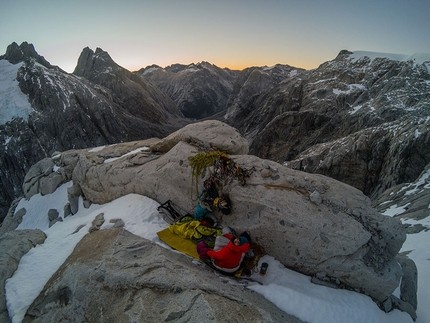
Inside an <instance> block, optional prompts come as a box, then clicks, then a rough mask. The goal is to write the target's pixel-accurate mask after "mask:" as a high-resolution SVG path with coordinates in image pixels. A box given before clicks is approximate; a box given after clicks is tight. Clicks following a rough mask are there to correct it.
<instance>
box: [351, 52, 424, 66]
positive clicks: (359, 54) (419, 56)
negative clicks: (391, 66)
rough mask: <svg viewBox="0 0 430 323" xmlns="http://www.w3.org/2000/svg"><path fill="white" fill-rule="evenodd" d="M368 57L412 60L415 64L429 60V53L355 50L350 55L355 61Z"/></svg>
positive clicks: (402, 60)
mask: <svg viewBox="0 0 430 323" xmlns="http://www.w3.org/2000/svg"><path fill="white" fill-rule="evenodd" d="M365 56H367V57H369V58H370V59H371V60H374V59H375V58H388V59H390V60H393V61H401V62H405V61H409V60H412V61H414V63H416V64H423V63H425V62H430V53H415V54H412V55H405V54H393V53H379V52H368V51H355V52H353V53H352V55H351V56H350V57H351V58H352V59H353V61H357V60H359V59H360V58H362V57H365Z"/></svg>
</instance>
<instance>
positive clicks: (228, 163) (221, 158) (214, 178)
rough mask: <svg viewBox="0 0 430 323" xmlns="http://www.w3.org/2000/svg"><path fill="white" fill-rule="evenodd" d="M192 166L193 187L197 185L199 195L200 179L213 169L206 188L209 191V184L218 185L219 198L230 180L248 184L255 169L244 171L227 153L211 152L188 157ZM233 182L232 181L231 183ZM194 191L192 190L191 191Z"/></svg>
mask: <svg viewBox="0 0 430 323" xmlns="http://www.w3.org/2000/svg"><path fill="white" fill-rule="evenodd" d="M188 161H189V164H190V166H191V174H192V178H193V182H192V186H194V185H195V187H196V191H197V195H198V194H199V192H198V178H199V176H200V175H201V174H202V173H203V172H204V171H205V170H206V169H207V168H209V167H213V173H212V174H210V176H209V178H208V179H206V180H205V184H204V186H205V188H206V189H208V188H209V187H206V186H208V184H209V183H214V184H216V185H215V187H216V188H217V189H218V190H219V192H218V196H221V194H222V184H223V183H224V185H226V184H229V183H226V182H227V180H228V179H229V178H230V179H231V180H233V178H236V179H237V180H238V181H239V182H240V184H241V185H242V186H244V185H245V184H246V178H247V177H249V176H251V174H252V172H253V171H254V170H255V168H254V167H253V168H251V169H244V168H242V167H240V166H239V165H238V164H236V163H235V162H234V161H233V160H232V159H231V158H229V157H228V155H227V154H226V153H225V152H221V151H209V152H200V153H198V154H197V155H195V156H192V157H188ZM230 182H231V181H230ZM191 191H192V190H191Z"/></svg>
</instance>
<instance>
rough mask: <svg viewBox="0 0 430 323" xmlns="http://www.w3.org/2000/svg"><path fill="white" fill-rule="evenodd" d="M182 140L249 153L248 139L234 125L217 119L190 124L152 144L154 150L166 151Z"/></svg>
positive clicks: (199, 145) (237, 152)
mask: <svg viewBox="0 0 430 323" xmlns="http://www.w3.org/2000/svg"><path fill="white" fill-rule="evenodd" d="M180 141H183V142H187V143H190V144H192V145H194V146H197V147H201V148H216V149H218V150H221V151H225V152H226V153H228V154H247V153H248V151H249V145H248V141H247V140H246V139H245V138H243V137H242V136H241V135H240V133H239V132H238V131H237V130H236V129H235V128H233V127H231V126H229V125H227V124H225V123H223V122H221V121H217V120H207V121H202V122H199V123H194V124H190V125H188V126H185V127H184V128H182V129H179V130H178V131H176V132H174V133H172V134H171V135H169V136H167V137H166V138H164V139H162V140H161V141H160V142H159V143H157V144H155V145H153V146H151V150H152V151H154V152H162V153H166V152H168V151H169V150H170V149H172V148H173V147H174V146H175V145H176V144H177V143H179V142H180Z"/></svg>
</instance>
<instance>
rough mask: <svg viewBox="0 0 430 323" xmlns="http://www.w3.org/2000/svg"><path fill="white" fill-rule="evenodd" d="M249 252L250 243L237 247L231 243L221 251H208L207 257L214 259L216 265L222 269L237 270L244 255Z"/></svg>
mask: <svg viewBox="0 0 430 323" xmlns="http://www.w3.org/2000/svg"><path fill="white" fill-rule="evenodd" d="M248 250H249V243H248V242H246V243H244V244H242V245H240V246H236V245H235V244H234V243H233V242H231V241H230V242H229V243H228V244H227V245H226V246H225V247H223V248H222V249H221V250H218V251H213V250H208V252H207V255H208V256H209V257H211V258H212V259H214V262H215V265H217V266H218V267H221V268H235V267H237V266H239V264H240V262H241V260H242V255H243V254H245V253H247V252H248Z"/></svg>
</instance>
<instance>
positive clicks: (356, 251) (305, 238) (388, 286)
mask: <svg viewBox="0 0 430 323" xmlns="http://www.w3.org/2000/svg"><path fill="white" fill-rule="evenodd" d="M208 124H211V125H213V127H212V126H211V127H208V126H207V125H208ZM216 124H218V122H214V123H210V122H202V123H200V124H194V125H190V126H188V127H186V128H188V129H187V133H194V134H197V133H198V138H199V140H200V141H199V142H198V147H201V146H205V147H208V146H212V147H214V145H215V143H219V142H221V143H222V144H221V147H218V148H220V149H221V148H222V149H223V150H225V151H238V144H237V143H238V142H243V141H239V140H237V139H234V140H232V136H231V134H232V132H231V129H230V128H229V127H227V126H222V127H220V128H218V127H216V126H215V125H216ZM205 125H206V126H205ZM193 127H194V128H195V130H193ZM201 129H206V133H202V132H200V130H201ZM226 129H227V130H228V134H229V135H228V137H227V138H225V133H226V132H225V130H226ZM218 130H219V132H218ZM178 136H179V135H178ZM173 137H175V136H173ZM179 137H180V136H179ZM181 138H184V140H186V141H188V143H186V142H184V141H178V140H180V139H179V138H176V139H172V141H171V142H170V143H168V142H169V140H170V139H169V140H167V139H165V140H161V141H160V142H158V143H157V142H155V143H152V144H151V145H150V147H151V150H150V151H147V150H139V149H137V150H136V149H134V150H133V151H129V152H128V153H125V151H123V153H124V154H123V155H122V156H120V157H118V158H111V157H109V158H106V157H107V156H109V153H108V152H109V149H110V147H105V148H104V149H103V154H100V153H99V154H97V155H95V154H93V153H90V152H88V151H86V150H82V151H80V153H79V157H78V162H77V163H76V166H75V167H74V169H73V172H72V180H73V185H74V186H79V187H80V189H81V191H82V195H83V196H84V197H85V199H87V200H89V201H90V202H92V203H96V204H104V203H107V202H110V201H112V200H114V199H116V198H119V197H121V196H124V195H127V194H130V193H136V194H141V195H144V196H148V197H150V198H152V199H154V200H156V201H158V202H160V203H163V202H165V201H167V200H169V199H170V200H172V201H174V202H175V204H177V205H178V206H179V207H180V208H181V209H182V210H187V211H188V212H191V213H192V210H193V209H194V208H195V206H196V200H197V196H198V194H199V193H200V190H201V189H202V187H203V180H204V178H202V177H199V178H198V181H197V187H195V186H194V187H193V182H194V180H195V179H193V178H192V175H191V167H190V166H189V160H188V158H189V157H192V156H194V155H195V154H196V153H197V151H198V150H197V149H196V146H193V145H191V144H190V143H196V141H194V139H193V138H191V137H181ZM203 139H204V140H207V141H202V140H203ZM177 141H178V142H177ZM176 142H177V143H176ZM161 143H163V145H162V144H161ZM174 143H176V144H175V145H174ZM172 145H174V146H173V148H170V149H169V148H168V147H171V146H172ZM114 147H115V146H114ZM154 147H156V148H154ZM160 147H164V148H163V149H161V150H163V151H164V150H168V149H169V150H168V151H167V152H165V153H164V154H160V153H159V151H160ZM215 147H217V146H215ZM130 148H131V147H129V149H130ZM243 148H245V145H243ZM243 148H239V151H242V149H243ZM112 149H115V150H117V149H118V147H116V148H112ZM230 157H231V158H232V160H233V161H234V162H235V163H236V164H237V165H239V166H240V167H242V168H243V169H247V170H251V169H252V170H253V172H252V174H251V176H250V177H249V178H247V179H246V185H242V184H241V182H240V181H238V180H236V179H235V178H227V179H226V180H225V181H224V186H223V192H224V193H227V194H228V195H229V197H230V199H231V201H232V204H233V205H232V212H231V214H230V215H223V214H221V213H217V212H216V211H214V213H213V217H215V218H217V220H218V222H221V223H222V225H224V226H230V227H233V228H235V229H237V230H239V231H241V230H248V231H250V232H251V234H252V236H253V239H255V241H256V242H257V243H259V244H261V245H263V246H264V247H265V249H266V251H267V252H268V253H269V254H270V255H272V256H274V257H275V258H277V259H278V260H279V261H281V262H282V263H283V264H284V265H285V266H287V267H289V268H292V269H294V270H296V271H299V272H301V273H304V274H307V275H311V276H312V275H314V274H316V273H318V272H325V273H326V274H327V276H328V277H330V278H332V279H333V280H334V281H338V282H339V283H340V284H342V285H347V286H350V287H352V288H354V289H355V290H358V291H360V292H362V293H365V294H367V295H370V296H371V297H372V298H374V299H376V300H377V301H380V302H382V301H384V300H386V299H387V298H388V297H389V296H390V295H391V294H392V292H393V291H394V290H395V289H396V288H397V286H398V285H399V282H400V279H401V277H402V272H401V268H400V266H399V265H398V263H397V261H395V260H394V258H395V256H396V255H397V254H398V252H399V250H400V248H401V246H402V244H403V242H404V241H405V239H406V233H405V229H404V228H403V226H402V224H401V222H400V221H399V220H397V219H394V218H391V217H387V216H383V215H381V214H380V213H378V212H377V211H375V210H374V209H373V208H372V206H371V205H370V199H369V198H368V197H366V196H365V195H364V194H363V193H362V192H361V191H359V190H357V189H355V188H353V187H351V186H349V185H347V184H343V183H341V182H339V181H336V180H334V179H331V178H328V177H325V176H323V175H317V174H307V173H304V172H301V171H297V170H293V169H290V168H288V167H286V166H283V165H280V164H278V163H275V162H273V161H269V160H263V159H261V158H258V157H256V156H252V155H243V154H242V155H230ZM59 167H60V168H61V167H69V166H68V165H59Z"/></svg>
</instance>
